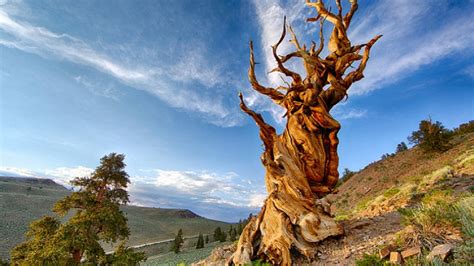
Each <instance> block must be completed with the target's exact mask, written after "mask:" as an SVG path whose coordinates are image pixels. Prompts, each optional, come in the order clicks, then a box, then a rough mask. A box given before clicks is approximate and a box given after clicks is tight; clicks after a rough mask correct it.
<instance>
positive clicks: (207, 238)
mask: <svg viewBox="0 0 474 266" xmlns="http://www.w3.org/2000/svg"><path fill="white" fill-rule="evenodd" d="M207 243H209V236H208V235H206V244H207Z"/></svg>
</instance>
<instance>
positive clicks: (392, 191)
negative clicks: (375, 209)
mask: <svg viewBox="0 0 474 266" xmlns="http://www.w3.org/2000/svg"><path fill="white" fill-rule="evenodd" d="M398 192H400V189H398V188H395V187H393V188H389V189H387V190H386V191H385V192H384V193H383V196H384V197H385V198H391V197H392V196H395V195H396V194H397V193H398Z"/></svg>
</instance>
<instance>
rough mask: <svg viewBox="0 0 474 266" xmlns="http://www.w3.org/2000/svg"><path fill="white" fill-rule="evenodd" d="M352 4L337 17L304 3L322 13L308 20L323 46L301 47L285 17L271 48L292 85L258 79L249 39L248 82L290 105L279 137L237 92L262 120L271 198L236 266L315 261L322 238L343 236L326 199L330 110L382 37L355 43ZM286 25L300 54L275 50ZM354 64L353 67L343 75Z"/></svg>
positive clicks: (331, 165)
mask: <svg viewBox="0 0 474 266" xmlns="http://www.w3.org/2000/svg"><path fill="white" fill-rule="evenodd" d="M350 3H351V8H350V10H349V11H348V12H347V13H346V14H345V15H342V7H341V4H340V1H337V0H336V4H337V7H338V13H337V14H334V13H331V12H330V11H329V10H328V9H327V8H326V7H325V6H324V4H323V3H322V2H321V1H318V2H309V1H308V2H307V5H308V6H310V7H313V8H315V9H316V11H317V17H315V18H309V19H308V22H319V23H320V32H319V36H320V40H319V45H318V47H316V44H315V43H314V42H313V43H312V46H311V47H310V48H309V49H307V48H306V46H305V45H300V43H299V41H298V39H297V38H296V36H295V34H294V32H293V30H292V29H291V27H287V25H286V20H285V21H284V23H283V32H282V35H281V38H280V39H279V40H278V42H277V43H276V44H275V45H274V46H272V50H273V55H274V57H275V60H276V63H277V67H276V68H275V69H274V70H273V71H274V72H280V73H282V74H283V75H285V76H286V77H288V78H290V79H291V80H292V82H291V84H287V86H280V87H278V88H276V89H274V88H268V87H264V86H262V85H260V84H259V83H258V81H257V78H256V76H255V60H254V55H253V45H252V43H250V69H249V80H250V83H251V84H252V87H253V89H255V90H256V91H258V92H259V93H262V94H264V95H266V96H268V97H270V98H271V99H272V100H273V101H274V102H275V103H276V104H279V105H280V106H282V107H283V108H285V109H286V115H285V116H286V117H287V123H286V127H285V129H284V131H283V133H282V134H280V135H278V134H277V133H276V131H275V129H274V128H273V127H272V126H270V125H269V124H267V123H266V122H265V121H264V120H263V118H262V116H261V115H260V114H257V113H255V112H254V111H252V110H250V109H249V108H248V107H247V106H246V105H245V102H244V99H243V96H242V94H240V100H241V104H240V107H241V109H242V110H243V111H244V112H245V113H247V114H248V115H249V116H251V117H252V118H253V119H254V120H255V122H256V123H257V125H258V127H259V128H260V138H261V139H262V141H263V143H264V146H265V151H264V152H263V154H262V157H261V160H262V163H263V165H264V167H265V169H266V174H265V184H266V187H267V191H268V197H267V199H266V200H265V202H264V205H263V207H262V209H261V211H260V213H259V214H258V215H257V216H256V217H254V218H253V219H252V220H251V221H250V222H249V224H248V225H247V226H246V227H245V228H244V230H243V233H242V235H241V237H240V239H239V243H238V246H237V251H236V252H235V253H234V254H233V256H232V258H231V260H230V262H232V263H234V264H245V263H248V262H250V261H252V260H256V259H261V260H263V261H267V262H270V263H273V264H284V265H288V264H291V263H292V262H295V259H298V260H299V261H301V258H303V259H306V260H308V261H310V260H311V259H313V257H314V255H315V254H316V248H317V243H318V242H319V241H321V240H323V239H325V238H327V237H329V236H336V235H340V234H342V233H343V230H342V228H341V226H339V225H338V224H337V223H336V222H335V221H334V219H333V218H332V217H331V216H330V214H329V207H330V205H329V204H328V203H327V202H326V201H325V200H324V199H322V198H323V197H324V196H325V195H327V194H328V193H332V192H333V191H334V187H335V185H336V183H337V181H338V177H339V173H338V170H337V168H338V161H339V158H338V154H337V145H338V143H339V141H338V138H337V133H338V131H339V129H340V124H339V123H338V122H337V121H336V120H335V119H334V118H333V117H332V116H331V115H330V114H329V111H330V110H331V108H332V107H334V106H335V105H336V104H337V103H338V102H340V101H341V100H342V99H344V98H345V97H346V96H347V90H348V89H349V87H350V86H351V85H352V83H354V82H356V81H358V80H360V79H362V78H363V70H364V69H365V66H366V63H367V60H368V59H369V52H370V48H371V47H372V45H373V44H374V43H375V42H376V41H377V40H378V39H379V38H380V37H381V36H380V35H379V36H377V37H375V38H374V39H372V40H370V41H369V42H368V43H366V44H361V45H354V46H352V45H351V43H350V41H349V39H348V38H347V34H346V31H347V30H348V28H349V24H350V21H351V19H352V16H353V14H354V12H355V11H356V10H357V7H358V6H357V1H356V0H351V1H350ZM325 21H329V22H330V23H331V24H333V25H334V29H333V32H332V34H331V38H330V40H329V42H328V49H329V55H328V56H327V57H325V58H324V59H323V58H321V57H320V53H321V51H322V50H323V46H324V38H323V32H322V28H323V23H324V22H325ZM287 28H288V29H289V30H290V33H291V36H292V39H291V42H292V43H293V44H294V46H295V48H296V51H295V52H292V53H290V54H287V55H283V56H281V55H278V54H277V49H278V46H279V45H280V44H281V42H282V41H283V39H284V38H285V36H286V30H287ZM293 58H299V59H300V60H302V62H303V64H304V67H305V70H306V77H305V78H304V79H303V78H302V77H301V76H300V74H298V73H296V72H293V71H291V70H289V69H287V68H286V67H285V66H284V63H285V62H287V61H288V60H291V59H293ZM354 64H357V66H355V67H354V66H353V65H354ZM351 66H352V67H354V69H353V70H352V71H350V72H348V73H346V70H347V69H348V68H349V67H351Z"/></svg>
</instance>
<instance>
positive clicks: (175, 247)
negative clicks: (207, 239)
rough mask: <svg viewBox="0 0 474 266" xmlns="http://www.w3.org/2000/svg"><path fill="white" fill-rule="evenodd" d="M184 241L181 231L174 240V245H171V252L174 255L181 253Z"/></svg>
mask: <svg viewBox="0 0 474 266" xmlns="http://www.w3.org/2000/svg"><path fill="white" fill-rule="evenodd" d="M183 243H184V239H183V230H181V229H179V231H178V234H176V237H175V238H174V241H173V244H172V245H171V249H170V250H171V251H173V252H174V253H176V254H177V253H179V252H180V251H181V247H182V246H183Z"/></svg>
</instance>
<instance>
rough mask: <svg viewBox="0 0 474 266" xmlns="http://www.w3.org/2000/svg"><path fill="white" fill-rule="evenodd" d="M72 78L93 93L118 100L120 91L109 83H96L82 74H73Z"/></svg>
mask: <svg viewBox="0 0 474 266" xmlns="http://www.w3.org/2000/svg"><path fill="white" fill-rule="evenodd" d="M73 79H74V80H75V81H76V82H77V83H78V84H80V85H82V86H84V87H85V88H87V89H88V90H89V91H90V92H92V93H93V94H95V95H98V96H102V97H106V98H110V99H112V100H115V101H118V100H119V96H120V92H119V91H118V90H117V89H116V88H115V87H114V86H112V85H111V84H103V83H98V82H95V81H92V80H90V79H88V78H87V77H84V76H75V77H74V78H73Z"/></svg>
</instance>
